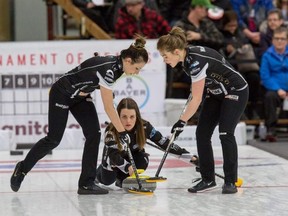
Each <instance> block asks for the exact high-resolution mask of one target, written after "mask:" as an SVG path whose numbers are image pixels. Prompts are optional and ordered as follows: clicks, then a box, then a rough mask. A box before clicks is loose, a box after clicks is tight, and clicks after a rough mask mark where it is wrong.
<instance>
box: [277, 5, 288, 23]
mask: <svg viewBox="0 0 288 216" xmlns="http://www.w3.org/2000/svg"><path fill="white" fill-rule="evenodd" d="M276 7H277V8H279V9H280V10H281V13H282V16H283V19H284V21H287V20H288V0H276Z"/></svg>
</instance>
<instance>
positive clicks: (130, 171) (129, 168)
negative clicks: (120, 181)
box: [128, 165, 134, 176]
mask: <svg viewBox="0 0 288 216" xmlns="http://www.w3.org/2000/svg"><path fill="white" fill-rule="evenodd" d="M128 172H129V176H132V175H133V174H134V171H133V167H132V165H131V166H129V167H128Z"/></svg>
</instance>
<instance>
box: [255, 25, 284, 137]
mask: <svg viewBox="0 0 288 216" xmlns="http://www.w3.org/2000/svg"><path fill="white" fill-rule="evenodd" d="M287 40H288V33H287V28H285V27H279V28H277V29H275V30H274V33H273V38H272V44H273V45H272V46H271V47H270V48H268V50H267V51H266V52H265V53H264V55H263V57H262V63H261V68H260V75H261V80H262V84H263V85H264V87H265V89H266V90H267V92H266V94H265V99H264V108H265V125H266V127H267V137H266V139H267V140H268V141H270V142H274V141H276V131H275V127H276V124H277V120H278V114H277V107H280V106H281V103H282V101H283V99H285V97H287V96H288V94H287V93H288V46H287V44H288V42H287Z"/></svg>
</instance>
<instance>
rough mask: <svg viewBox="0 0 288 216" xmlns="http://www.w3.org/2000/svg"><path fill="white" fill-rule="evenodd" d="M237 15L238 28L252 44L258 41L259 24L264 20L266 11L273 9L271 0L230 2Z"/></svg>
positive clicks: (236, 0) (232, 0)
mask: <svg viewBox="0 0 288 216" xmlns="http://www.w3.org/2000/svg"><path fill="white" fill-rule="evenodd" d="M231 3H232V6H233V8H234V10H235V11H236V13H237V15H238V22H239V26H240V28H241V29H242V31H243V32H244V34H245V35H246V37H247V38H249V39H250V41H251V42H252V43H254V44H259V41H260V32H259V26H260V24H261V23H262V22H263V21H264V20H266V17H267V14H268V11H269V10H271V9H272V8H275V7H274V5H273V3H272V1H271V0H231Z"/></svg>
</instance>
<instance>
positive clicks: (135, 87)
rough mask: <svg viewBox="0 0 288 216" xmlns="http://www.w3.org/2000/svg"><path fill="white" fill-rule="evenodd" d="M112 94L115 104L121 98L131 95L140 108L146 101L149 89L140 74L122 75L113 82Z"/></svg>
mask: <svg viewBox="0 0 288 216" xmlns="http://www.w3.org/2000/svg"><path fill="white" fill-rule="evenodd" d="M114 94H115V100H114V101H115V103H116V105H117V104H118V102H119V101H120V100H121V99H122V98H126V97H131V98H133V99H134V100H135V101H136V102H137V104H138V106H139V108H140V109H142V108H143V107H145V105H146V104H147V102H148V99H149V95H150V91H149V86H148V85H147V83H146V82H145V80H144V79H142V78H141V77H140V76H137V75H133V76H126V75H123V76H122V77H121V78H119V79H118V80H117V82H116V83H115V87H114Z"/></svg>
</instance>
